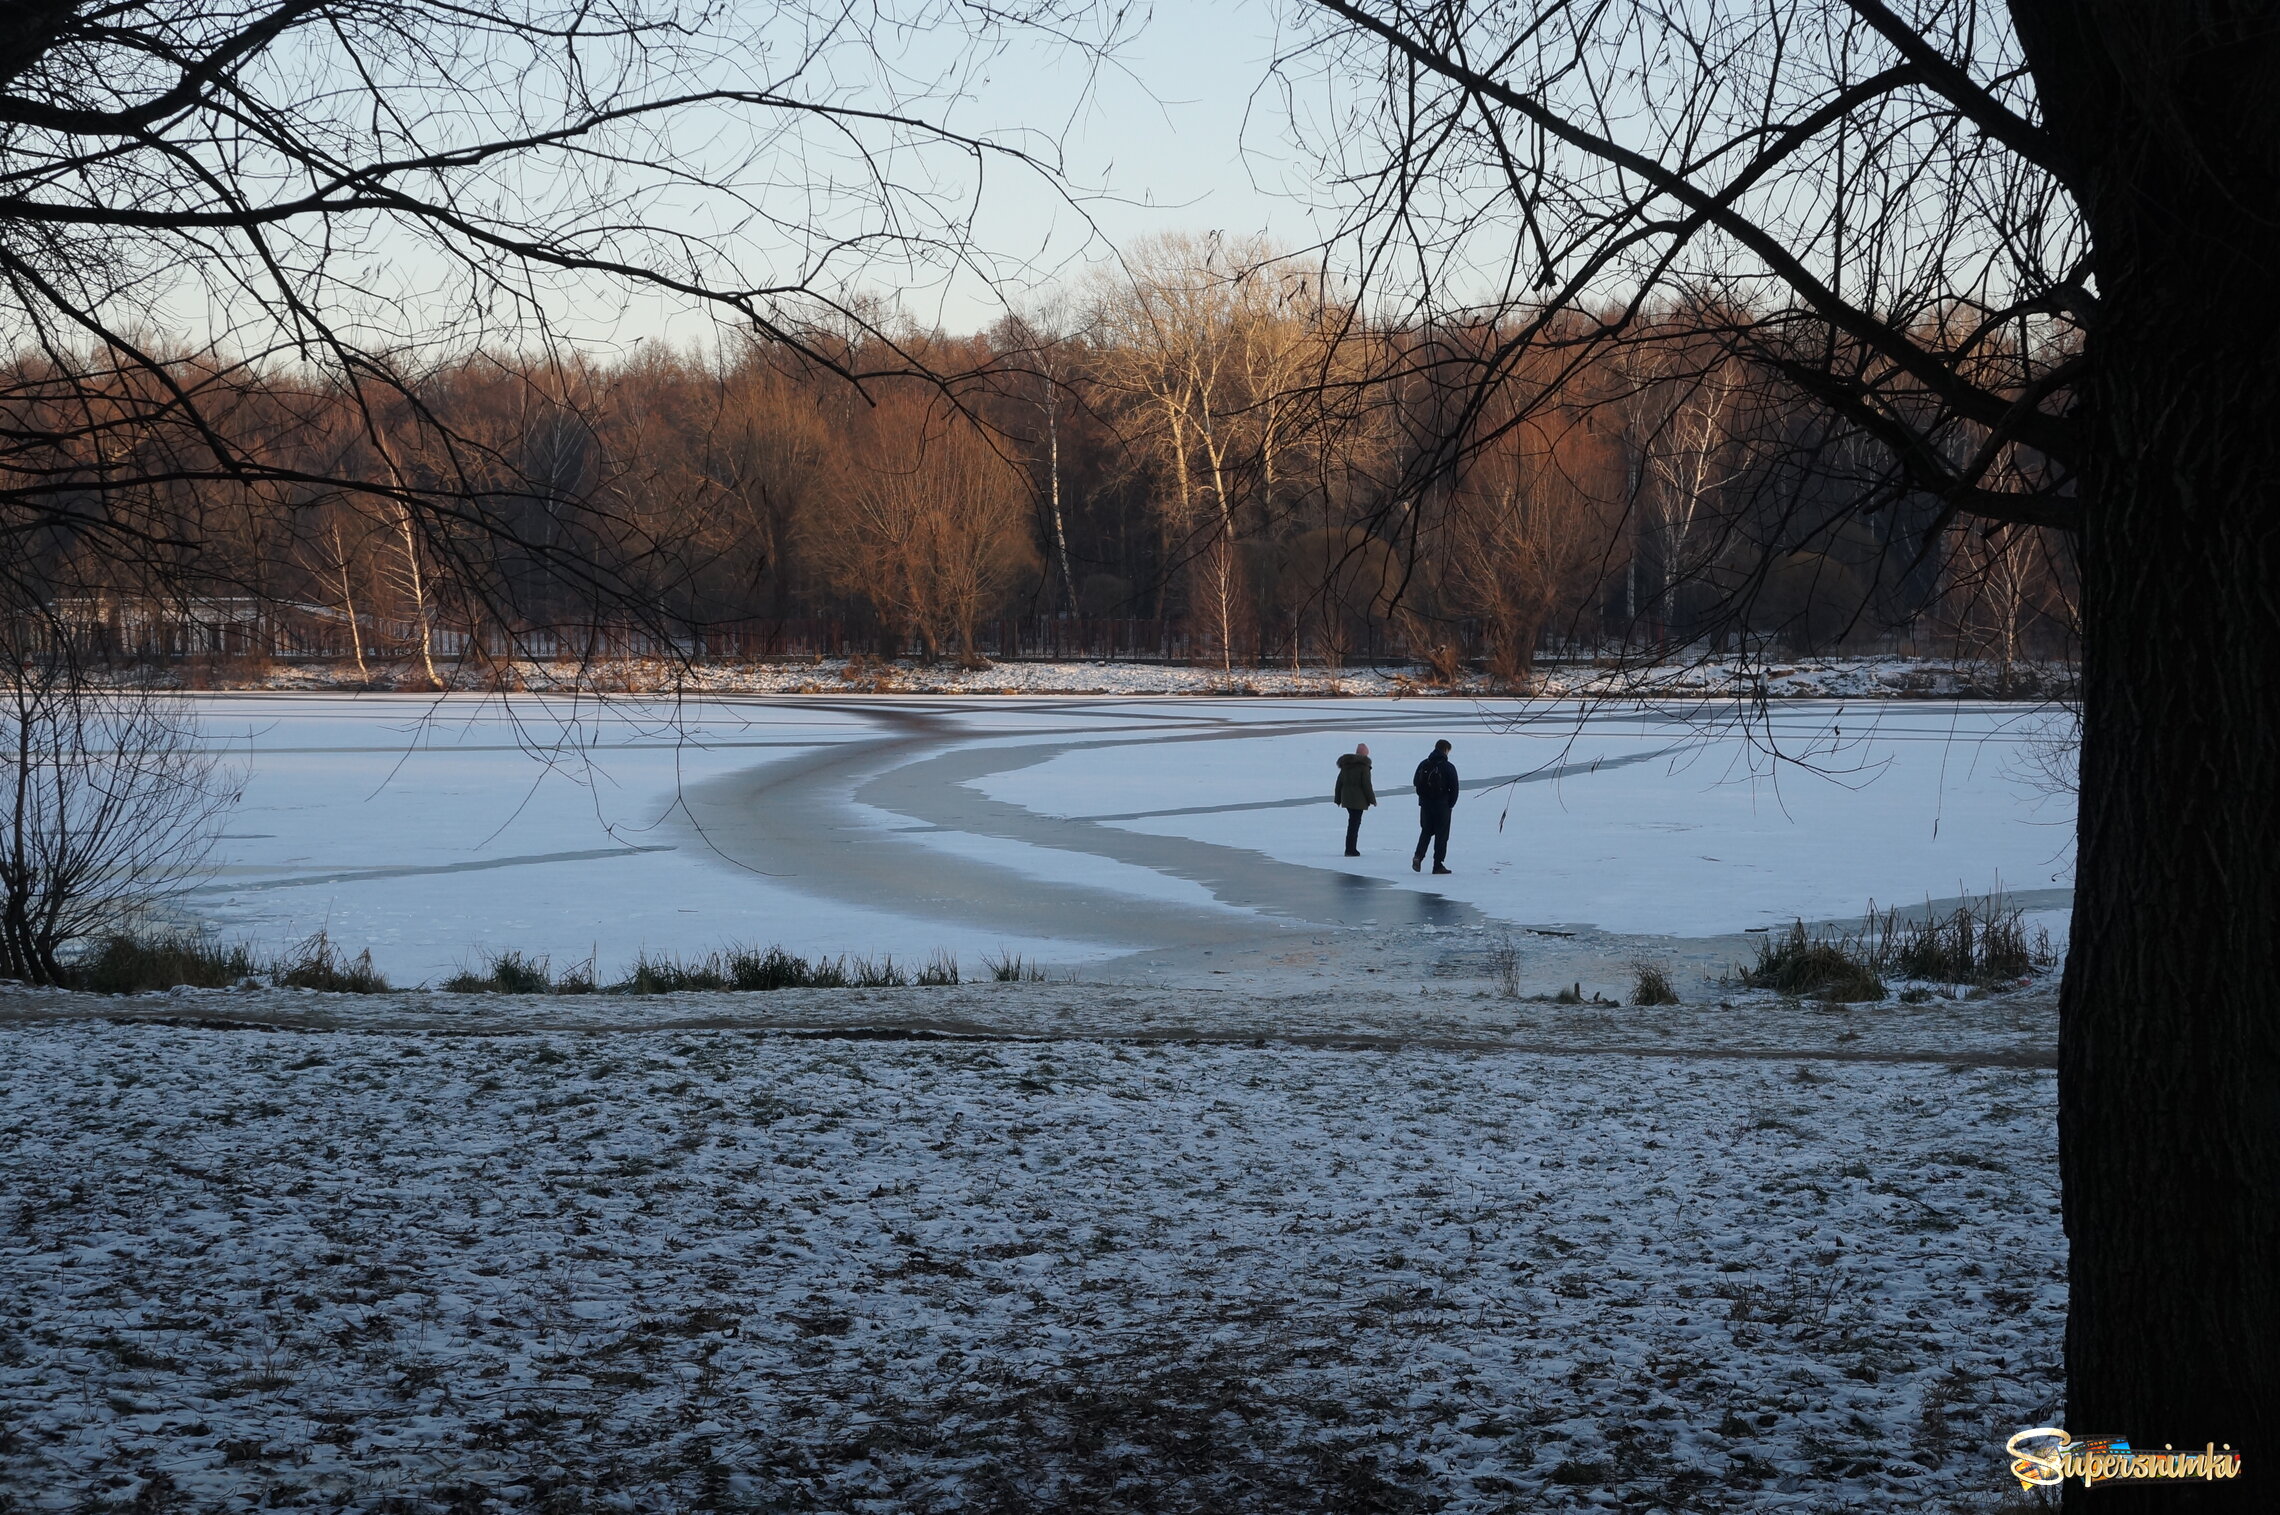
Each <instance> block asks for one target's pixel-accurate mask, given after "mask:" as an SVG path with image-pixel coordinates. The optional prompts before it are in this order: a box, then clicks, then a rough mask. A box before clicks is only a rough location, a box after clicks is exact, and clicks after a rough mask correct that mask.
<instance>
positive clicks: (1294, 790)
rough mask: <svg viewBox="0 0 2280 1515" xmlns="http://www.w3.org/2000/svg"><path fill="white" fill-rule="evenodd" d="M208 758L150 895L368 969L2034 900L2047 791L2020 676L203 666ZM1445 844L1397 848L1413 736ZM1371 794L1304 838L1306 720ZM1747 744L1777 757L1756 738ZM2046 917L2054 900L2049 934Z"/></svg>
mask: <svg viewBox="0 0 2280 1515" xmlns="http://www.w3.org/2000/svg"><path fill="white" fill-rule="evenodd" d="M200 709H201V711H202V714H203V717H204V720H205V723H206V729H207V731H208V733H209V735H211V736H213V737H216V738H219V739H224V740H226V741H227V743H228V744H229V746H230V747H231V749H232V750H233V751H234V752H236V753H237V754H238V755H239V759H240V760H241V761H242V762H243V763H244V764H245V765H246V770H247V773H248V778H249V782H248V785H247V791H246V798H245V802H244V804H243V805H242V806H241V807H240V808H239V809H238V810H237V811H236V812H234V814H233V815H232V817H231V819H230V822H229V824H228V827H227V835H226V839H225V840H224V842H223V844H222V847H221V849H220V852H219V854H218V859H219V862H220V864H221V867H220V869H219V871H218V873H216V875H215V876H214V877H213V878H212V879H211V880H210V881H209V882H207V883H205V884H202V885H201V886H200V887H199V888H198V890H197V891H196V892H195V893H193V894H192V895H191V896H190V897H189V899H188V900H187V901H186V905H187V907H188V909H189V910H190V911H191V912H192V913H193V914H195V915H196V916H197V917H199V918H200V919H201V920H203V921H205V922H207V923H210V924H211V925H212V926H213V927H214V928H216V929H217V930H219V931H220V932H222V933H223V934H224V935H226V936H230V937H234V938H242V939H246V940H250V941H253V942H255V943H257V944H260V945H262V946H264V947H272V946H277V945H281V944H283V943H285V942H288V941H291V940H294V939H297V938H299V937H302V936H306V935H308V934H309V933H310V932H313V931H315V930H318V929H319V928H323V929H326V930H329V931H330V932H331V933H332V935H333V937H334V939H335V940H336V941H338V942H340V943H342V944H343V945H345V946H346V947H347V948H348V949H349V950H350V951H352V952H353V951H356V950H358V949H360V948H363V947H366V946H369V947H370V948H371V949H372V952H373V956H374V959H375V960H376V961H377V962H378V964H379V965H380V967H381V968H382V969H383V971H385V972H387V973H388V974H389V975H390V976H391V977H392V978H394V979H396V980H397V981H399V982H417V981H420V980H422V979H434V978H437V977H440V976H441V975H443V974H446V973H448V972H450V971H451V970H452V969H453V968H455V967H457V966H459V965H461V964H463V963H471V962H474V961H477V960H479V959H480V957H481V955H482V953H483V951H484V950H485V949H487V948H505V947H516V948H520V949H522V950H524V951H527V952H532V953H535V954H545V955H548V956H550V957H551V958H552V959H553V960H554V962H555V963H556V964H557V965H558V966H560V965H564V964H567V963H570V962H574V961H578V960H581V959H584V958H586V957H587V956H589V955H593V956H595V957H596V958H597V959H598V960H599V964H600V966H601V968H602V970H603V971H604V972H605V973H608V972H611V971H614V970H615V969H617V968H620V967H622V966H623V965H624V964H625V963H626V962H627V961H628V960H630V959H631V958H632V956H633V955H634V954H635V953H636V952H637V951H640V950H642V949H644V948H646V949H649V950H652V951H668V952H690V951H696V950H703V949H707V948H711V947H717V946H722V945H725V944H727V943H730V942H753V943H760V944H765V943H769V942H781V943H783V944H784V945H786V946H787V947H790V948H792V949H794V950H795V951H799V952H802V953H805V954H809V955H813V954H816V953H819V952H820V953H833V954H835V953H841V952H854V953H869V954H877V953H881V952H891V953H893V954H895V955H896V956H897V957H900V958H906V959H908V958H913V957H916V958H923V957H924V956H925V955H926V954H927V953H929V952H931V951H934V950H937V949H943V950H948V951H951V952H955V953H957V954H959V955H960V956H961V957H962V958H964V959H966V960H967V962H968V963H969V965H971V964H972V963H974V962H976V961H978V960H979V958H980V957H981V956H982V955H983V954H985V953H988V952H991V951H996V950H1010V951H1014V952H1020V953H1023V954H1026V955H1029V956H1031V957H1034V958H1038V959H1042V960H1044V961H1047V962H1052V963H1077V962H1086V961H1098V960H1101V959H1105V958H1111V957H1117V956H1121V955H1124V954H1127V953H1131V952H1135V951H1139V950H1142V949H1147V948H1152V947H1167V946H1194V945H1198V944H1208V943H1213V942H1237V941H1250V942H1256V941H1258V940H1259V939H1261V938H1263V937H1270V936H1271V935H1273V934H1274V933H1276V932H1278V931H1286V930H1292V929H1303V930H1313V931H1319V930H1320V929H1322V928H1324V927H1345V926H1365V927H1366V926H1386V927H1393V926H1405V925H1415V924H1419V923H1426V922H1431V923H1439V924H1448V925H1477V924H1483V923H1494V922H1498V921H1502V922H1510V923H1515V924H1528V925H1561V924H1569V925H1574V924H1587V925H1592V926H1597V927H1600V928H1603V929H1605V930H1609V931H1616V932H1626V933H1639V934H1658V935H1668V936H1673V937H1711V936H1720V935H1725V934H1728V933H1733V932H1737V931H1742V930H1745V929H1747V928H1749V927H1752V926H1763V925H1768V924H1780V923H1786V922H1787V921H1788V920H1790V919H1791V918H1793V917H1803V918H1804V919H1806V920H1820V919H1832V918H1841V917H1850V916H1857V915H1858V914H1859V912H1860V911H1861V910H1862V908H1863V907H1864V906H1865V905H1866V904H1867V903H1868V901H1869V900H1870V899H1872V898H1873V899H1875V900H1877V901H1880V902H1884V903H1899V904H1911V903H1921V902H1922V901H1923V900H1925V899H1926V898H1927V897H1929V898H1935V899H1946V898H1952V897H1955V896H1957V895H1959V894H1964V893H1978V892H1982V891H1984V890H1986V889H1988V888H1989V887H1990V886H1992V885H1995V884H1996V883H1998V882H2000V883H2001V884H2002V885H2003V886H2004V887H2005V888H2007V889H2009V890H2012V891H2014V892H2015V893H2016V894H2017V895H2018V896H2019V898H2021V900H2022V901H2024V902H2026V903H2029V904H2031V905H2033V906H2035V907H2037V908H2038V909H2039V910H2041V911H2045V912H2048V914H2046V915H2045V916H2044V917H2043V918H2044V919H2046V920H2047V921H2048V922H2049V923H2051V924H2053V925H2054V926H2062V925H2063V919H2064V916H2063V911H2064V907H2065V904H2066V901H2067V898H2068V893H2067V891H2068V887H2069V886H2070V884H2071V882H2072V860H2073V838H2074V832H2073V818H2072V812H2071V806H2070V805H2069V804H2067V803H2065V802H2064V801H2062V800H2059V799H2056V798H2052V797H2050V796H2048V795H2046V794H2044V793H2043V792H2041V791H2040V790H2039V789H2038V788H2037V787H2036V786H2035V785H2034V784H2033V783H2032V782H2031V781H2030V779H2029V778H2028V776H2027V775H2028V773H2029V771H2030V770H2031V768H2032V763H2031V760H2030V743H2031V741H2032V739H2033V738H2034V737H2035V736H2036V734H2037V733H2039V732H2041V731H2043V730H2045V729H2046V728H2048V727H2051V726H2052V725H2053V724H2054V723H2055V722H2056V721H2057V720H2059V719H2060V718H2059V717H2057V716H2055V715H2054V714H2052V713H2051V712H2048V711H2045V710H2040V709H2036V708H2031V707H2023V706H1998V705H1987V704H1978V703H1974V704H1962V705H1949V704H1934V703H1922V702H1862V703H1853V704H1849V705H1843V704H1837V703H1834V702H1830V703H1809V704H1808V703H1796V704H1783V705H1779V706H1776V707H1775V708H1774V709H1773V712H1772V715H1771V724H1770V727H1761V728H1760V729H1759V730H1758V731H1757V732H1756V733H1755V738H1754V739H1752V738H1750V737H1746V736H1744V735H1743V734H1741V733H1739V732H1737V731H1736V730H1734V729H1732V727H1731V726H1730V724H1728V723H1729V722H1730V720H1731V715H1730V712H1729V710H1728V708H1727V707H1717V708H1716V709H1715V710H1713V711H1712V712H1711V713H1709V714H1707V715H1706V714H1704V713H1703V712H1702V711H1701V710H1697V709H1693V708H1674V709H1672V710H1670V711H1655V710H1642V709H1637V708H1629V707H1626V708H1620V709H1618V708H1609V707H1601V708H1597V709H1591V708H1586V707H1582V706H1574V705H1565V706H1545V705H1534V706H1528V707H1520V706H1516V705H1499V704H1493V703H1485V702H1474V701H1458V700H1434V701H1420V700H1406V701H1391V700H1388V701H1374V700H1334V701H1302V700H1280V699H1278V700H1202V699H1164V698H1155V699H1146V698H1137V699H1101V698H1039V699H1006V698H997V699H942V698H927V697H881V698H869V699H850V698H830V699H802V698H793V697H782V696H773V697H756V698H750V699H741V700H731V699H713V700H707V701H705V702H703V703H691V704H687V705H683V706H679V707H674V706H672V705H669V704H665V703H661V702H650V701H639V700H620V699H613V700H610V701H608V702H606V703H596V702H591V701H588V702H582V703H580V702H570V701H561V700H549V699H541V698H536V697H531V698H514V699H510V700H500V699H497V698H479V697H453V698H448V699H437V698H433V697H412V696H394V695H362V696H315V695H226V696H212V697H206V698H202V699H201V700H200ZM1438 737H1447V738H1449V739H1450V741H1452V742H1453V743H1454V744H1455V751H1454V752H1453V753H1452V757H1453V759H1454V761H1455V762H1456V765H1457V767H1458V769H1459V771H1460V772H1461V773H1462V774H1463V776H1464V780H1465V790H1466V792H1465V796H1464V800H1463V802H1462V803H1461V804H1460V805H1459V806H1458V807H1457V813H1456V826H1455V835H1454V838H1453V842H1452V846H1451V851H1450V865H1451V867H1452V868H1453V869H1454V870H1455V873H1454V875H1453V876H1451V877H1446V878H1433V877H1431V876H1429V875H1427V876H1420V875H1417V874H1413V873H1411V872H1410V871H1409V867H1408V858H1409V852H1410V848H1411V846H1412V845H1413V843H1414V842H1415V839H1416V810H1415V806H1414V803H1413V802H1412V801H1411V800H1410V799H1409V798H1408V796H1407V795H1406V793H1396V792H1394V791H1397V790H1403V789H1405V788H1406V785H1407V783H1408V779H1409V774H1410V770H1411V769H1412V768H1413V767H1414V766H1415V765H1416V763H1417V761H1418V760H1419V759H1420V758H1422V757H1423V756H1424V755H1425V753H1426V752H1427V751H1428V750H1429V749H1430V748H1431V745H1432V743H1433V741H1434V739H1436V738H1438ZM1356 741H1367V742H1368V743H1370V747H1371V752H1372V754H1373V756H1374V757H1375V759H1376V765H1377V782H1378V788H1379V791H1380V794H1381V796H1382V800H1383V802H1382V803H1381V804H1380V806H1379V808H1378V809H1377V810H1375V811H1373V812H1371V814H1370V816H1369V818H1368V820H1367V821H1365V823H1364V826H1363V833H1362V846H1363V850H1364V856H1362V857H1361V858H1358V859H1349V858H1344V857H1342V856H1340V849H1341V844H1342V841H1343V812H1341V811H1339V810H1337V809H1336V808H1334V807H1333V806H1332V805H1331V804H1330V803H1329V799H1328V796H1329V793H1330V786H1331V783H1332V780H1333V778H1334V773H1335V770H1334V762H1335V759H1336V756H1337V754H1338V753H1340V752H1342V751H1349V750H1351V748H1352V746H1353V744H1354V743H1355V742H1356ZM1769 742H1770V744H1771V746H1772V747H1773V748H1775V749H1777V750H1778V751H1779V752H1780V753H1781V754H1782V756H1783V758H1784V759H1794V760H1796V761H1787V760H1784V761H1776V759H1775V757H1774V756H1773V754H1772V752H1769V751H1768V743H1769ZM2055 934H2058V933H2057V932H2056V931H2055V930H2054V935H2055Z"/></svg>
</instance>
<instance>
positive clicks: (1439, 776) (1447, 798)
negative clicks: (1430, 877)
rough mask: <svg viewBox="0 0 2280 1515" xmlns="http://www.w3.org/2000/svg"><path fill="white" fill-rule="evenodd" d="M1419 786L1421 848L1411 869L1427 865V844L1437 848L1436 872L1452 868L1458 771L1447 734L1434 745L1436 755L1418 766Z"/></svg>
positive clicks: (1417, 784)
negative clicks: (1451, 834) (1451, 836)
mask: <svg viewBox="0 0 2280 1515" xmlns="http://www.w3.org/2000/svg"><path fill="white" fill-rule="evenodd" d="M1410 782H1411V783H1412V784H1414V785H1415V786H1416V788H1417V828H1418V830H1417V851H1416V853H1415V854H1414V855H1412V856H1411V858H1410V859H1409V871H1410V872H1412V873H1415V872H1417V871H1418V870H1419V869H1421V868H1422V867H1424V865H1425V847H1426V844H1427V843H1431V844H1432V847H1433V871H1434V872H1435V873H1447V872H1448V871H1449V868H1448V862H1449V813H1450V812H1451V811H1453V810H1455V809H1456V808H1457V770H1456V768H1455V766H1454V765H1453V764H1451V763H1450V762H1449V741H1448V738H1446V737H1443V738H1442V739H1441V740H1440V741H1438V742H1435V743H1434V744H1433V755H1432V756H1431V757H1429V758H1427V759H1426V760H1425V761H1424V762H1422V763H1419V764H1418V765H1417V773H1416V776H1415V777H1414V778H1413V779H1411V780H1410Z"/></svg>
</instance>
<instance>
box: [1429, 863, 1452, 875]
mask: <svg viewBox="0 0 2280 1515" xmlns="http://www.w3.org/2000/svg"><path fill="white" fill-rule="evenodd" d="M1433 871H1434V872H1435V873H1447V872H1448V871H1449V870H1448V869H1446V868H1444V867H1442V866H1441V865H1440V864H1439V863H1435V864H1434V865H1433Z"/></svg>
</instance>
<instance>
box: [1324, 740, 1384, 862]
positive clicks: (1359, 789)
mask: <svg viewBox="0 0 2280 1515" xmlns="http://www.w3.org/2000/svg"><path fill="white" fill-rule="evenodd" d="M1330 798H1331V799H1332V800H1333V801H1335V802H1336V803H1338V804H1340V805H1343V806H1345V807H1346V856H1348V857H1360V856H1361V855H1362V849H1361V847H1360V846H1359V845H1358V844H1359V843H1360V841H1361V839H1362V812H1363V811H1365V810H1367V809H1369V808H1370V807H1371V806H1372V805H1375V804H1376V803H1377V790H1375V789H1373V788H1371V787H1370V744H1369V743H1367V742H1361V743H1358V744H1357V745H1356V746H1355V748H1354V750H1353V751H1352V752H1341V753H1339V754H1338V787H1337V788H1335V789H1333V790H1331V791H1330Z"/></svg>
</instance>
